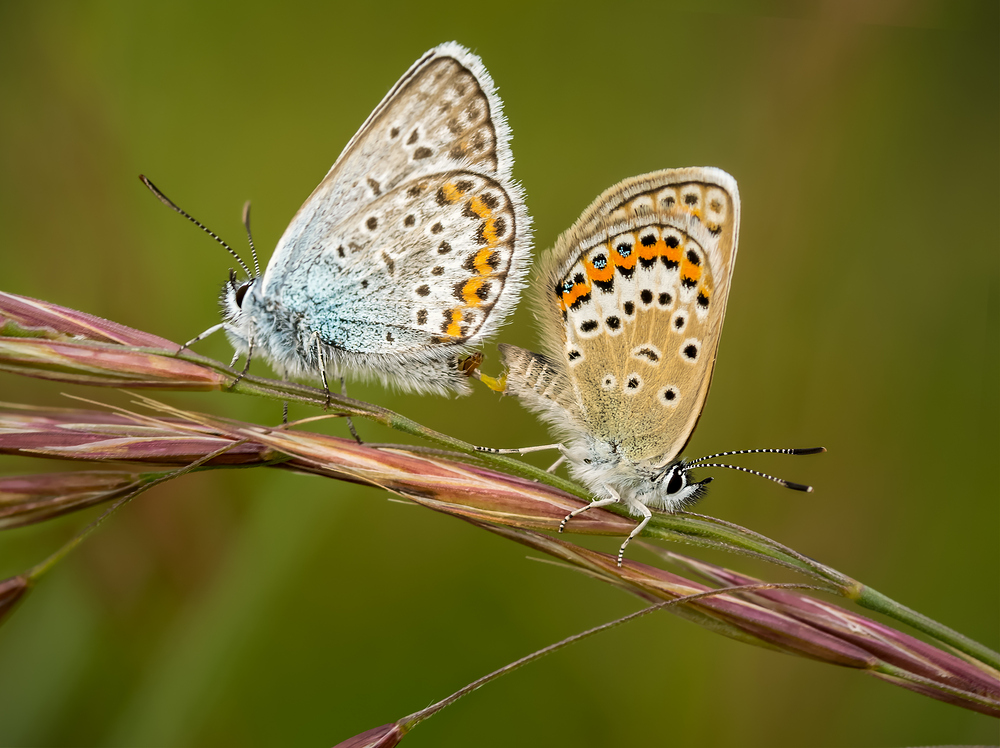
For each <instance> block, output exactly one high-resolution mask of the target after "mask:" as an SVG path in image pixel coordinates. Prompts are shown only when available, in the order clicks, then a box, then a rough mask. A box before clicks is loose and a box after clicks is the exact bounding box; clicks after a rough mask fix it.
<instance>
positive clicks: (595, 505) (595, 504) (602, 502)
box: [559, 486, 622, 532]
mask: <svg viewBox="0 0 1000 748" xmlns="http://www.w3.org/2000/svg"><path fill="white" fill-rule="evenodd" d="M604 488H605V490H606V491H607V492H608V493H610V494H611V498H609V499H597V501H591V502H590V503H589V504H584V505H583V506H581V507H579V508H578V509H574V510H573V511H572V512H570V513H569V514H567V515H566V516H565V517H563V521H562V522H560V523H559V532H562V531H563V530H565V529H566V525H567V524H568V523H569V521H570V520H571V519H573V517H575V516H576V515H578V514H583V513H584V512H585V511H587V510H588V509H599V508H600V507H602V506H610V505H611V504H617V503H618V502H620V501H621V500H622V497H621V496H619V495H618V492H617V491H616V490H615V489H613V488H612V487H611V486H605V487H604Z"/></svg>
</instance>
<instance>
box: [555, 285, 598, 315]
mask: <svg viewBox="0 0 1000 748" xmlns="http://www.w3.org/2000/svg"><path fill="white" fill-rule="evenodd" d="M590 289H591V286H590V284H589V283H577V284H576V285H575V286H573V288H572V289H570V290H569V291H564V292H563V293H562V294H560V295H559V309H560V310H561V311H564V312H565V311H566V310H567V309H569V308H570V307H571V306H573V305H574V304H575V303H576V300H577V299H579V298H580V297H581V296H586V295H587V294H589V293H590Z"/></svg>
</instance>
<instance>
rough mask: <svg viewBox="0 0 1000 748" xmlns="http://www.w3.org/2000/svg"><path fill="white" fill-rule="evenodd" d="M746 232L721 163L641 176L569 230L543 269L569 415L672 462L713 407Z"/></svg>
mask: <svg viewBox="0 0 1000 748" xmlns="http://www.w3.org/2000/svg"><path fill="white" fill-rule="evenodd" d="M738 231H739V196H738V192H737V189H736V184H735V181H734V180H733V179H732V178H731V177H729V175H727V174H725V173H724V172H721V171H719V170H717V169H684V170H669V171H663V172H656V173H653V174H649V175H645V176H642V177H636V178H633V179H630V180H626V181H625V182H622V183H620V184H619V185H616V186H615V187H613V188H612V189H611V190H608V191H607V192H606V193H605V194H604V195H602V196H601V197H600V198H598V200H597V201H596V202H595V203H594V204H593V205H592V206H591V207H590V208H589V209H588V210H587V211H586V212H585V213H584V214H583V216H581V218H580V220H579V221H577V223H576V224H575V225H574V227H573V228H572V229H570V230H569V231H568V232H566V234H564V235H563V236H561V237H560V239H559V241H558V242H557V244H556V247H555V249H554V250H553V251H552V252H551V253H550V255H549V258H548V262H547V266H546V267H545V268H544V270H543V272H542V279H543V280H542V283H543V286H542V289H541V291H542V295H543V299H544V301H543V306H542V309H541V310H540V311H541V313H540V315H539V316H540V318H541V319H542V320H543V324H544V331H543V332H544V335H545V352H546V354H547V356H548V357H549V358H550V359H552V367H553V368H554V369H557V370H561V372H562V374H563V375H564V376H565V379H566V381H567V382H568V386H569V388H570V389H571V392H572V399H573V402H574V405H573V406H572V408H571V413H572V415H573V416H574V418H575V419H577V420H579V421H581V422H582V425H583V426H584V428H585V430H586V431H587V432H589V433H590V434H592V435H593V436H594V437H596V438H599V439H602V440H605V441H607V442H609V443H611V444H614V445H616V448H617V449H619V450H620V451H621V452H622V453H623V454H624V455H625V456H627V457H628V458H629V459H630V460H632V461H633V462H638V461H641V460H647V459H657V460H659V461H661V462H664V463H665V462H667V461H669V460H671V459H673V458H674V457H676V456H677V455H678V454H679V453H680V451H681V450H682V449H683V447H684V445H685V444H686V443H687V441H688V439H689V438H690V435H691V432H692V431H693V430H694V427H695V424H696V423H697V421H698V417H699V416H700V414H701V410H702V407H703V406H704V402H705V398H706V397H707V395H708V389H709V384H710V382H711V376H712V370H713V367H714V364H715V357H716V353H717V350H718V344H719V337H720V334H721V331H722V322H723V318H724V316H725V307H726V300H727V297H728V294H729V286H730V281H731V278H732V270H733V264H734V261H735V255H736V244H737V236H738Z"/></svg>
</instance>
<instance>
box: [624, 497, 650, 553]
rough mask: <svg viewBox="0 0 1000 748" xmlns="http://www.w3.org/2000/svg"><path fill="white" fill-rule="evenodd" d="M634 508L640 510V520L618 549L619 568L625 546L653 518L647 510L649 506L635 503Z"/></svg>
mask: <svg viewBox="0 0 1000 748" xmlns="http://www.w3.org/2000/svg"><path fill="white" fill-rule="evenodd" d="M636 508H637V509H639V510H640V511H641V512H642V520H641V521H640V522H639V524H637V525H636V526H635V528H634V529H633V530H632V532H630V533H629V534H628V537H627V538H625V542H624V543H622V547H621V548H619V549H618V568H619V569H620V568H621V565H622V559H623V558H624V557H625V546H627V545H628V544H629V543H630V542H632V538H634V537H635V536H636V535H638V534H639V533H641V532H642V531H643V528H645V527H646V525H647V524H648V523H649V520H651V519H652V518H653V513H652V512H651V511H649V507H648V506H646V505H645V504H641V503H640V504H636Z"/></svg>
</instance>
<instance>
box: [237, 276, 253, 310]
mask: <svg viewBox="0 0 1000 748" xmlns="http://www.w3.org/2000/svg"><path fill="white" fill-rule="evenodd" d="M249 288H250V282H247V283H244V284H243V285H242V286H240V287H239V288H237V289H236V306H238V307H240V308H241V309H242V308H243V297H244V296H246V295H247V289H249Z"/></svg>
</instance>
